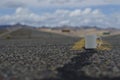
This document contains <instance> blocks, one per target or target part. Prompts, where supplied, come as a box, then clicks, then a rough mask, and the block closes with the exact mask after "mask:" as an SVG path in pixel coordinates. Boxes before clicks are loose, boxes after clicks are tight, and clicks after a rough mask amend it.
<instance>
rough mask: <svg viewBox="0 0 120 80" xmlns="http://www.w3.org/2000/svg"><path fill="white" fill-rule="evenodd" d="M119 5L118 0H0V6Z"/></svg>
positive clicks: (119, 0) (119, 1)
mask: <svg viewBox="0 0 120 80" xmlns="http://www.w3.org/2000/svg"><path fill="white" fill-rule="evenodd" d="M100 5H120V0H2V1H1V2H0V8H1V7H2V8H3V7H7V8H8V7H9V8H17V7H37V8H38V7H39V8H40V7H88V6H100Z"/></svg>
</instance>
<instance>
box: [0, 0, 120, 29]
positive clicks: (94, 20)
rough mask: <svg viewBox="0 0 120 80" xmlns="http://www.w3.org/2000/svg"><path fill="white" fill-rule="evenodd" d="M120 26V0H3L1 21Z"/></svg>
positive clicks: (43, 24) (104, 26) (1, 23)
mask: <svg viewBox="0 0 120 80" xmlns="http://www.w3.org/2000/svg"><path fill="white" fill-rule="evenodd" d="M16 23H21V24H27V25H32V26H37V27H39V26H51V27H53V26H62V25H70V26H98V27H102V28H107V27H114V28H120V0H2V1H1V2H0V25H5V24H16Z"/></svg>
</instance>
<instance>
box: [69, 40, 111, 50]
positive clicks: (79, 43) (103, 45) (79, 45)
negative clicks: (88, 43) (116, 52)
mask: <svg viewBox="0 0 120 80" xmlns="http://www.w3.org/2000/svg"><path fill="white" fill-rule="evenodd" d="M97 44H101V45H100V46H97V50H102V51H104V50H111V49H112V46H111V44H109V43H108V42H106V41H102V42H101V41H100V40H97ZM84 47H85V39H81V40H80V41H77V42H75V44H74V45H73V47H72V49H71V50H83V48H84Z"/></svg>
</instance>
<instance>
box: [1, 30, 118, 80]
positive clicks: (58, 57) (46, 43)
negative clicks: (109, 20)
mask: <svg viewBox="0 0 120 80" xmlns="http://www.w3.org/2000/svg"><path fill="white" fill-rule="evenodd" d="M21 32H23V33H22V34H21ZM10 36H11V39H0V80H80V79H82V80H93V79H94V80H96V79H97V80H98V79H99V80H100V79H101V80H109V79H113V78H114V79H120V78H119V77H120V52H119V51H120V50H119V48H120V42H119V41H120V35H116V36H111V37H106V38H104V40H106V41H108V42H109V43H111V44H112V46H113V48H112V50H111V51H97V52H96V51H95V52H94V51H83V52H82V51H71V50H70V49H71V47H72V45H73V44H74V42H76V41H77V40H79V38H72V37H67V36H62V35H55V34H51V33H50V34H49V33H45V32H38V31H35V30H32V32H31V31H30V30H27V29H21V30H20V31H17V33H16V32H14V33H12V34H10ZM18 38H19V39H18Z"/></svg>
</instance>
